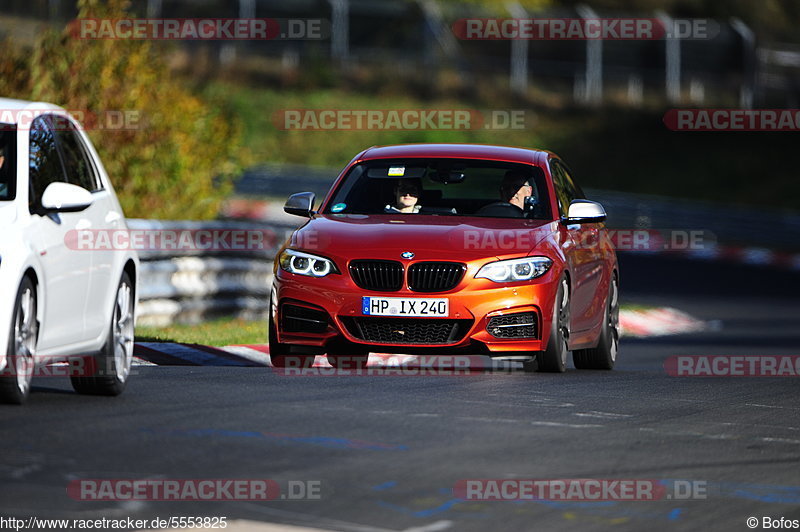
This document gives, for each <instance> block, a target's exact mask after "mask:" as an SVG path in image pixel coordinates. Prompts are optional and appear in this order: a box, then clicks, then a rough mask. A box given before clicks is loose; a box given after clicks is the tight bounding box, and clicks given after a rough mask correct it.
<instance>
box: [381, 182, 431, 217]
mask: <svg viewBox="0 0 800 532" xmlns="http://www.w3.org/2000/svg"><path fill="white" fill-rule="evenodd" d="M421 193H422V183H421V182H420V180H419V179H400V180H399V181H398V182H397V185H396V186H395V187H394V197H395V202H394V204H393V205H387V206H386V207H385V208H384V212H386V213H389V214H397V213H402V214H412V213H417V212H419V210H420V208H422V206H421V205H419V204H418V203H417V202H418V201H419V196H420V194H421Z"/></svg>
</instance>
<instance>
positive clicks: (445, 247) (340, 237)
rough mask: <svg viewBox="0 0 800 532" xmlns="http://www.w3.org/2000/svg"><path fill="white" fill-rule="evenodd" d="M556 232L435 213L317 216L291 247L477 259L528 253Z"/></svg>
mask: <svg viewBox="0 0 800 532" xmlns="http://www.w3.org/2000/svg"><path fill="white" fill-rule="evenodd" d="M555 230H556V225H555V223H554V222H548V221H545V220H520V219H509V218H478V217H451V216H429V215H419V214H414V215H369V216H368V215H355V214H342V215H317V216H315V217H314V218H313V219H312V220H310V221H309V222H308V223H307V224H306V225H304V226H303V227H302V228H300V229H298V230H297V231H296V232H295V234H294V235H293V236H292V239H291V242H290V246H291V247H293V248H295V249H303V250H306V251H308V252H311V253H320V254H322V255H327V256H339V257H345V258H347V259H355V258H376V259H377V258H380V259H392V260H397V259H399V258H400V253H402V252H406V251H409V252H412V253H414V258H415V259H417V260H454V259H460V260H471V259H475V258H480V257H503V256H508V255H520V254H527V253H529V252H530V251H531V250H532V249H534V248H535V247H536V245H537V244H538V243H539V242H541V241H542V240H543V239H545V238H546V237H547V236H548V235H550V234H552V233H553V232H554V231H555Z"/></svg>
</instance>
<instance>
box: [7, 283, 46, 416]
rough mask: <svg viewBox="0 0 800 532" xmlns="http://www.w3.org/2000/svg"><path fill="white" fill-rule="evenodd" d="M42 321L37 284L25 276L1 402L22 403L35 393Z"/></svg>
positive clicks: (19, 291) (20, 289)
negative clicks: (35, 371) (38, 314)
mask: <svg viewBox="0 0 800 532" xmlns="http://www.w3.org/2000/svg"><path fill="white" fill-rule="evenodd" d="M38 337H39V323H38V322H37V321H36V287H35V286H34V285H33V281H31V279H30V278H29V277H24V278H23V279H22V282H21V283H20V286H19V290H17V299H16V303H15V305H14V315H13V318H12V320H11V331H10V333H9V338H8V349H7V350H6V367H5V369H4V370H3V372H2V373H0V402H3V403H11V404H16V405H21V404H23V403H24V402H25V401H27V399H28V396H29V395H30V393H31V380H32V379H33V370H34V365H35V360H34V355H35V353H36V342H37V340H38Z"/></svg>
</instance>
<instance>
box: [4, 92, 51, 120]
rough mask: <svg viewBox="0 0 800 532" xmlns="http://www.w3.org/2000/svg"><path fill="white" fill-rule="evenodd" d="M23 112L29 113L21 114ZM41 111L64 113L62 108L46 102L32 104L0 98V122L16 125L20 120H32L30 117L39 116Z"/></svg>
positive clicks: (25, 101)
mask: <svg viewBox="0 0 800 532" xmlns="http://www.w3.org/2000/svg"><path fill="white" fill-rule="evenodd" d="M22 111H29V112H25V113H22V114H20V112H22ZM40 111H62V112H63V111H64V109H63V108H62V107H59V106H57V105H53V104H52V103H45V102H30V101H27V100H15V99H12V98H0V122H3V123H6V124H16V123H18V122H19V121H20V119H24V120H26V121H28V120H30V118H31V116H30V115H38V114H39V112H40Z"/></svg>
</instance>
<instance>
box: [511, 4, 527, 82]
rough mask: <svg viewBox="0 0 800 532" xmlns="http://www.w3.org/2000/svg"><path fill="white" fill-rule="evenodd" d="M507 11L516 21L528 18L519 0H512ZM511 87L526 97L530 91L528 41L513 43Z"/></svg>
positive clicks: (513, 41) (517, 40)
mask: <svg viewBox="0 0 800 532" xmlns="http://www.w3.org/2000/svg"><path fill="white" fill-rule="evenodd" d="M506 9H508V12H509V13H511V16H512V17H514V18H516V19H520V20H521V19H525V18H528V13H527V11H525V8H523V7H522V6H521V5H520V4H519V2H517V0H511V1H510V2H508V3H506ZM509 85H510V86H511V90H512V91H513V92H515V93H517V94H521V95H524V94H525V93H526V92H527V91H528V41H527V40H525V39H522V38H517V39H514V40H512V41H511V78H510V80H509Z"/></svg>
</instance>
